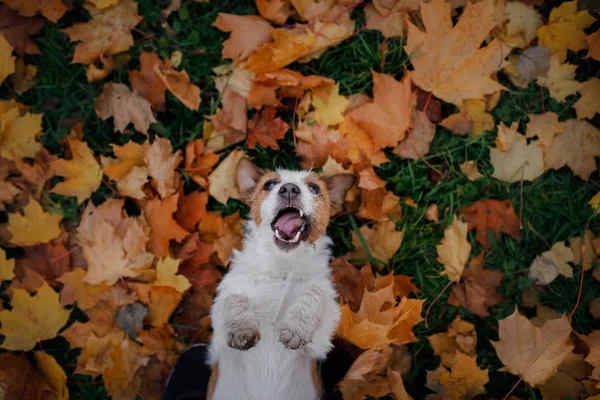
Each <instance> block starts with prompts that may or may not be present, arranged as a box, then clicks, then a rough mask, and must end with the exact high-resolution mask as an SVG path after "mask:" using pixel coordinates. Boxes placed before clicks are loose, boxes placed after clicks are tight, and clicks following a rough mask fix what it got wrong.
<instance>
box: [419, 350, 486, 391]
mask: <svg viewBox="0 0 600 400" xmlns="http://www.w3.org/2000/svg"><path fill="white" fill-rule="evenodd" d="M488 382H489V377H488V371H487V369H484V370H482V369H480V368H479V366H478V365H477V360H476V357H475V356H468V355H466V354H463V353H461V352H457V353H456V359H455V360H454V363H453V365H452V370H451V371H449V370H448V369H446V368H445V367H439V368H438V369H436V370H435V371H428V372H427V387H428V388H430V389H431V390H433V391H434V392H436V393H437V395H435V396H428V397H427V398H428V399H440V400H462V399H472V398H475V397H476V396H477V395H478V394H481V393H483V392H484V391H485V384H486V383H488Z"/></svg>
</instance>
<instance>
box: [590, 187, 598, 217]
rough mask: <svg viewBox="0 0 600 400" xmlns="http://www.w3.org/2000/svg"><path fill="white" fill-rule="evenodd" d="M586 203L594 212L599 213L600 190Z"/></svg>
mask: <svg viewBox="0 0 600 400" xmlns="http://www.w3.org/2000/svg"><path fill="white" fill-rule="evenodd" d="M588 204H589V205H590V206H592V208H593V209H594V211H595V212H596V214H598V213H600V192H598V193H596V194H595V195H594V197H592V198H591V199H590V201H589V202H588Z"/></svg>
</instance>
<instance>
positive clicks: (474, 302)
mask: <svg viewBox="0 0 600 400" xmlns="http://www.w3.org/2000/svg"><path fill="white" fill-rule="evenodd" d="M483 257H484V253H480V254H479V255H478V256H476V257H474V258H473V259H471V262H470V263H469V267H468V268H467V269H465V272H464V273H463V276H462V280H461V282H460V283H458V284H457V285H455V286H453V287H452V294H451V295H450V298H449V299H448V304H452V305H453V306H456V307H461V306H462V307H464V308H466V309H467V310H469V311H471V312H472V313H473V314H475V315H478V316H480V317H482V318H484V317H487V316H488V315H489V313H488V311H487V309H488V307H493V306H495V305H496V304H499V303H502V302H503V301H504V298H503V297H502V296H501V295H500V294H499V293H498V291H497V289H498V286H499V285H500V282H502V278H503V277H504V274H503V273H502V272H501V271H490V270H486V269H485V267H484V259H483Z"/></svg>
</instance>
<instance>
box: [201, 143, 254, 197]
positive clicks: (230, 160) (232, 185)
mask: <svg viewBox="0 0 600 400" xmlns="http://www.w3.org/2000/svg"><path fill="white" fill-rule="evenodd" d="M245 155H246V153H245V152H244V151H243V150H233V151H232V152H231V153H229V155H228V156H227V157H226V158H225V159H224V160H223V161H221V163H220V164H219V165H218V166H217V168H215V170H214V171H213V172H212V173H211V174H210V175H209V177H208V180H209V186H208V193H210V195H211V196H212V197H214V198H215V199H217V201H218V202H220V203H222V204H227V200H229V199H239V198H240V192H239V189H238V187H237V181H236V171H237V166H238V164H239V163H240V161H241V160H242V158H244V157H245Z"/></svg>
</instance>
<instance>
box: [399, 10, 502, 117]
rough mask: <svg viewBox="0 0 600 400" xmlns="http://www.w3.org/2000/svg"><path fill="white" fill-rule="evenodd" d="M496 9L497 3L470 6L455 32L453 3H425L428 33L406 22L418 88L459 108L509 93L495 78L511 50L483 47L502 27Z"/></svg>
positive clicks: (497, 45) (491, 45)
mask: <svg viewBox="0 0 600 400" xmlns="http://www.w3.org/2000/svg"><path fill="white" fill-rule="evenodd" d="M502 6H503V4H502ZM496 7H498V6H497V5H495V4H494V1H493V0H485V1H481V2H479V3H477V4H474V3H469V2H467V6H466V8H465V10H464V12H463V14H462V16H461V18H460V20H459V21H458V23H457V24H456V25H455V26H454V27H452V22H451V17H450V14H451V4H450V3H447V2H446V1H445V0H435V1H431V2H429V3H425V2H421V15H422V18H423V23H424V25H425V30H426V32H422V31H421V30H419V28H417V27H416V26H415V25H414V24H413V23H411V22H407V25H408V34H407V36H408V39H407V42H406V46H404V48H405V50H406V52H407V53H408V54H409V56H410V60H411V63H412V65H413V66H414V69H415V70H414V72H413V73H412V75H411V76H412V80H413V82H414V83H415V85H417V86H418V87H420V88H421V89H423V90H425V91H427V92H431V93H433V94H434V95H435V96H436V97H438V98H440V99H442V100H444V101H447V102H449V103H452V104H454V105H456V106H457V107H460V106H461V105H462V102H463V100H466V99H478V98H481V97H483V96H484V95H486V94H491V93H494V92H496V91H498V90H502V89H504V87H503V86H502V85H500V84H499V83H498V82H496V81H495V80H493V79H492V78H491V75H492V74H493V73H494V72H496V71H498V70H499V69H501V68H502V67H503V66H504V65H505V62H504V57H506V56H507V55H508V54H509V53H510V49H509V47H508V46H507V45H506V44H504V43H502V42H500V41H498V40H494V41H492V42H491V43H489V44H488V46H486V47H483V48H480V46H481V43H482V42H483V41H484V40H485V39H486V38H487V36H488V35H489V33H490V31H491V30H492V28H493V27H494V26H496V25H497V24H498V22H499V21H498V19H499V18H498V15H497V14H498V13H497V10H496Z"/></svg>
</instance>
